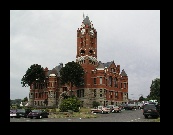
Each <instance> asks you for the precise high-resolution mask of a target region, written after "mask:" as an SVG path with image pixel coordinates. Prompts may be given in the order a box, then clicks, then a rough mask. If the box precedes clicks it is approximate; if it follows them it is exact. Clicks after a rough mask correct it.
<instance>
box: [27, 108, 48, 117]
mask: <svg viewBox="0 0 173 135" xmlns="http://www.w3.org/2000/svg"><path fill="white" fill-rule="evenodd" d="M48 115H49V113H48V112H46V111H45V110H38V109H35V110H32V111H31V112H30V113H29V114H28V118H31V119H32V118H39V119H42V118H48Z"/></svg>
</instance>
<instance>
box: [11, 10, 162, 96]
mask: <svg viewBox="0 0 173 135" xmlns="http://www.w3.org/2000/svg"><path fill="white" fill-rule="evenodd" d="M83 13H84V14H85V16H86V15H87V14H88V16H89V19H90V20H91V21H92V23H93V26H94V28H95V29H96V30H97V54H98V55H97V59H98V61H102V62H110V61H112V60H114V62H115V64H117V65H120V68H121V70H122V69H124V70H125V71H126V73H127V75H128V77H129V98H139V94H143V95H144V96H147V95H148V94H149V92H150V85H151V83H152V80H154V79H155V78H160V11H159V10H50V11H49V10H11V11H10V98H11V99H16V98H21V99H23V98H24V97H26V96H28V94H29V87H26V88H24V87H22V85H21V84H20V81H21V78H22V77H23V75H24V74H25V72H26V71H27V69H28V68H29V67H30V66H31V65H32V64H40V65H41V66H42V67H44V68H45V67H48V69H52V68H53V67H54V66H57V65H59V63H61V62H62V63H63V64H66V63H67V62H69V61H75V60H76V51H77V49H76V46H77V29H78V28H80V26H81V24H82V21H83ZM131 94H133V95H131Z"/></svg>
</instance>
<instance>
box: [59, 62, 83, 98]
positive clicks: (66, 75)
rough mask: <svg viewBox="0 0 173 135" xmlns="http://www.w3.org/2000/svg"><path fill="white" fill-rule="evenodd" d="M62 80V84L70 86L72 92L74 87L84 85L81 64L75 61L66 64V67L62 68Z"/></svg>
mask: <svg viewBox="0 0 173 135" xmlns="http://www.w3.org/2000/svg"><path fill="white" fill-rule="evenodd" d="M60 78H61V84H63V85H64V84H68V85H70V87H71V91H72V87H73V86H76V87H78V86H82V85H84V70H83V68H82V66H81V65H80V64H78V63H76V62H74V61H72V62H68V63H67V64H65V67H63V68H61V70H60ZM70 96H72V94H70Z"/></svg>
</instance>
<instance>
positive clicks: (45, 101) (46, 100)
mask: <svg viewBox="0 0 173 135" xmlns="http://www.w3.org/2000/svg"><path fill="white" fill-rule="evenodd" d="M43 103H44V104H45V105H46V106H47V105H48V99H47V98H46V99H45V100H44V102H43Z"/></svg>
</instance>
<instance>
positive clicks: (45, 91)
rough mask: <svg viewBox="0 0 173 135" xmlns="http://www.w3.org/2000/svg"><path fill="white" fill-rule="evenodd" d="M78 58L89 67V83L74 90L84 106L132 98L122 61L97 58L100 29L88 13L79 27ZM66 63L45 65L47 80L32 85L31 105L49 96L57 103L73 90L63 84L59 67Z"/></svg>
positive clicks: (49, 100) (83, 64)
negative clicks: (121, 64)
mask: <svg viewBox="0 0 173 135" xmlns="http://www.w3.org/2000/svg"><path fill="white" fill-rule="evenodd" d="M76 62H77V63H79V64H80V65H81V66H82V67H83V69H84V71H85V83H84V86H83V87H82V88H81V87H80V88H77V87H73V90H72V93H73V95H76V96H77V97H78V98H79V99H80V100H81V101H82V105H83V106H84V107H91V106H92V102H93V101H97V102H99V103H100V104H101V105H108V104H115V105H119V104H121V103H126V102H128V76H127V74H126V72H125V71H124V69H123V70H122V71H121V72H120V65H116V64H115V62H114V61H110V62H106V63H102V62H101V61H98V60H97V31H96V29H95V28H94V27H93V24H92V23H91V21H90V20H89V17H88V16H86V17H85V18H84V20H83V22H82V25H81V28H78V30H77V54H76ZM62 67H63V64H62V63H60V65H59V66H56V67H55V68H53V69H52V70H48V68H45V74H46V81H45V83H44V84H36V85H35V87H34V86H31V87H30V93H29V101H30V105H36V106H43V105H44V103H43V102H44V100H45V99H47V100H48V106H55V105H58V103H59V101H60V100H59V97H60V94H61V93H62V92H63V91H67V92H69V89H70V87H69V86H60V82H59V76H60V72H59V71H60V69H61V68H62Z"/></svg>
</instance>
